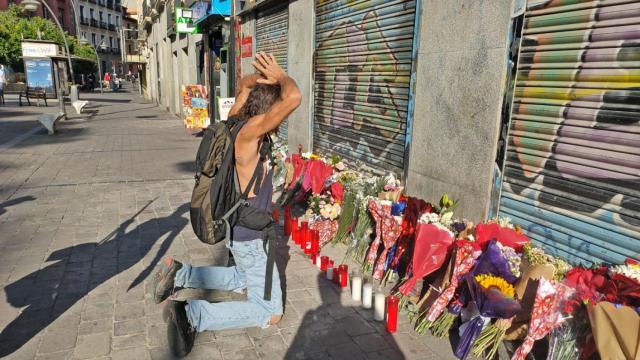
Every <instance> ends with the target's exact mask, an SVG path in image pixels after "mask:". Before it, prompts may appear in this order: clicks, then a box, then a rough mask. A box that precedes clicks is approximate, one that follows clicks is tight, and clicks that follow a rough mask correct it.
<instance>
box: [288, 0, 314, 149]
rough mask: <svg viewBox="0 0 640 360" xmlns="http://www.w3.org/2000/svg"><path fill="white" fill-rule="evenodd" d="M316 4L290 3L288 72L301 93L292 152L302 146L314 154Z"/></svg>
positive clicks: (294, 119)
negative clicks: (312, 148)
mask: <svg viewBox="0 0 640 360" xmlns="http://www.w3.org/2000/svg"><path fill="white" fill-rule="evenodd" d="M314 18H315V5H314V1H313V0H292V1H291V2H290V3H289V41H288V46H289V48H288V51H287V54H288V55H287V56H288V58H287V63H288V72H289V76H291V77H292V78H293V79H294V80H295V81H296V83H297V84H298V87H299V88H300V92H301V93H302V102H301V103H300V107H298V109H296V111H294V112H293V113H292V114H291V115H289V129H288V131H289V139H288V143H289V150H290V152H293V151H296V150H297V147H298V144H302V148H303V150H304V151H309V150H311V145H312V143H313V141H312V134H313V82H312V79H313V51H314V48H315V45H314V33H315V28H314V27H315V20H314Z"/></svg>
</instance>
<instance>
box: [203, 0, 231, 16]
mask: <svg viewBox="0 0 640 360" xmlns="http://www.w3.org/2000/svg"><path fill="white" fill-rule="evenodd" d="M232 1H233V0H211V9H210V10H209V14H212V15H222V16H230V15H231V2H232Z"/></svg>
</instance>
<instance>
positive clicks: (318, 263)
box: [316, 255, 320, 269]
mask: <svg viewBox="0 0 640 360" xmlns="http://www.w3.org/2000/svg"><path fill="white" fill-rule="evenodd" d="M316 266H317V267H318V269H320V255H316Z"/></svg>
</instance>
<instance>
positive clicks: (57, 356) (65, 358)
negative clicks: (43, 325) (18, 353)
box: [25, 350, 73, 360]
mask: <svg viewBox="0 0 640 360" xmlns="http://www.w3.org/2000/svg"><path fill="white" fill-rule="evenodd" d="M72 358H73V350H67V351H60V352H56V353H50V354H38V355H37V356H36V357H35V360H69V359H72ZM25 359H26V358H25Z"/></svg>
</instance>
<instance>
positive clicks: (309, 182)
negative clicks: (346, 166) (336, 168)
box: [302, 160, 333, 195]
mask: <svg viewBox="0 0 640 360" xmlns="http://www.w3.org/2000/svg"><path fill="white" fill-rule="evenodd" d="M331 174H333V167H331V165H329V164H326V163H325V162H324V161H322V160H311V161H309V163H307V165H306V166H305V169H304V178H303V179H302V189H303V190H304V191H309V189H311V191H312V193H313V194H315V195H319V194H320V193H321V192H322V190H323V189H324V185H325V181H327V179H328V178H329V177H330V176H331Z"/></svg>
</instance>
